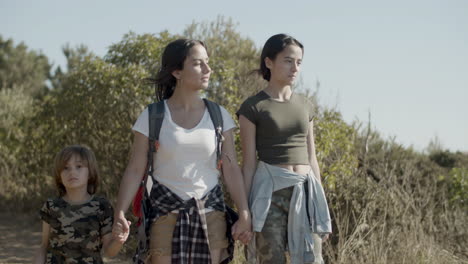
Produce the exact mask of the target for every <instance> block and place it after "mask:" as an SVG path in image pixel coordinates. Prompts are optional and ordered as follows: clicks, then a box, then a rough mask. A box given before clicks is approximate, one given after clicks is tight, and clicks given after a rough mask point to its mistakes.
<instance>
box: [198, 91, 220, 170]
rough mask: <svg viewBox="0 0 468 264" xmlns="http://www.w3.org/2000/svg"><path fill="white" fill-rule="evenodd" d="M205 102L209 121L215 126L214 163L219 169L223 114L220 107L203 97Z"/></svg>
mask: <svg viewBox="0 0 468 264" xmlns="http://www.w3.org/2000/svg"><path fill="white" fill-rule="evenodd" d="M203 101H204V102H205V105H206V108H208V113H209V114H210V117H211V121H212V122H213V126H214V128H215V134H216V165H217V168H218V169H221V148H222V142H223V140H224V138H223V115H222V114H221V107H220V106H219V105H218V104H217V103H215V102H213V101H210V100H208V99H206V98H204V99H203Z"/></svg>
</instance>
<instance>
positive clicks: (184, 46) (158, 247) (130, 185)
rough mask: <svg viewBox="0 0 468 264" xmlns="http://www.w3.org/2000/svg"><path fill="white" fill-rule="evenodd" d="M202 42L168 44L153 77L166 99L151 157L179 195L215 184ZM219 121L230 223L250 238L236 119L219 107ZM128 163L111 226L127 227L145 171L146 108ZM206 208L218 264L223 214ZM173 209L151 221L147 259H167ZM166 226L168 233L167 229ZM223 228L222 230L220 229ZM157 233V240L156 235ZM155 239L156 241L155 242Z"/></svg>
mask: <svg viewBox="0 0 468 264" xmlns="http://www.w3.org/2000/svg"><path fill="white" fill-rule="evenodd" d="M208 60H209V58H208V54H207V50H206V47H205V44H204V43H203V42H201V41H196V40H188V39H178V40H175V41H173V42H171V43H170V44H168V46H166V48H165V50H164V53H163V55H162V62H161V68H160V70H159V72H158V74H157V76H156V78H155V84H156V87H157V91H156V93H157V94H156V96H157V99H158V100H164V104H165V115H164V120H163V123H162V126H161V132H160V137H159V143H160V145H159V148H158V151H157V153H156V154H155V157H154V165H155V166H154V167H155V170H154V175H153V176H154V178H155V179H156V180H157V181H158V182H159V183H160V184H162V185H164V186H165V187H167V188H168V189H169V190H170V191H171V192H173V193H174V194H176V195H177V196H179V197H180V198H181V199H183V200H186V201H188V200H190V199H192V198H196V199H201V198H202V197H203V196H205V194H207V193H209V192H210V190H212V189H213V187H215V186H216V185H217V184H218V177H219V175H220V173H219V171H218V170H217V168H216V140H215V133H214V128H213V124H212V121H211V119H210V115H209V113H208V111H207V108H206V107H205V104H204V102H203V100H202V98H201V97H200V91H201V90H203V89H206V88H207V87H208V83H209V78H210V74H211V68H210V67H209V66H208ZM221 112H222V117H223V121H224V125H223V130H224V131H223V133H222V134H223V137H224V141H223V144H222V164H223V166H222V172H223V173H222V174H223V175H224V181H225V184H226V186H227V189H228V190H229V192H230V195H231V197H232V199H233V200H234V203H235V204H236V207H237V209H238V213H239V220H238V221H237V222H236V223H235V224H234V225H233V227H232V235H233V238H234V239H238V240H240V241H241V242H243V243H248V242H249V240H250V238H251V236H252V233H251V218H250V213H249V209H248V205H247V196H246V193H245V189H244V183H243V177H242V173H241V170H240V168H239V166H238V164H237V160H236V154H235V147H234V137H233V132H232V131H233V130H232V129H233V128H234V127H235V123H234V121H233V120H232V117H231V116H230V115H229V113H228V112H227V111H226V110H225V109H224V108H223V107H221ZM133 130H134V134H135V138H134V143H133V146H132V151H131V158H130V162H129V164H128V166H127V169H126V171H125V174H124V176H123V179H122V182H121V185H120V191H119V195H118V201H117V206H116V210H115V223H114V227H115V228H114V230H117V231H116V232H119V231H118V230H124V231H126V230H128V229H129V226H128V224H127V220H126V219H125V212H126V211H127V209H128V207H129V206H130V203H131V201H132V199H133V197H134V195H135V193H136V192H137V189H138V186H139V184H140V180H141V175H143V174H144V173H145V166H146V163H147V152H148V130H149V129H148V110H147V109H145V110H144V111H143V112H142V114H141V115H140V117H139V118H138V120H137V121H136V123H135V125H134V127H133ZM209 210H210V209H209V208H208V209H207V211H208V212H207V213H206V219H207V226H208V228H207V230H208V240H209V248H210V255H211V260H212V263H220V261H221V259H220V258H221V252H222V250H223V249H224V248H226V235H225V233H226V232H225V230H226V223H225V219H224V214H223V213H221V212H219V211H214V210H211V211H209ZM176 220H177V214H176V213H169V214H168V215H166V216H163V217H159V219H157V220H156V221H155V222H154V223H153V224H152V226H151V228H152V230H151V242H150V244H151V247H150V257H151V263H171V242H172V230H173V229H174V225H175V222H176ZM168 230H169V232H168ZM223 230H224V233H223V232H222V231H223ZM156 237H157V239H156ZM153 240H154V241H153Z"/></svg>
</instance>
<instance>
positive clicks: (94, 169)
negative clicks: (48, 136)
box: [54, 145, 99, 196]
mask: <svg viewBox="0 0 468 264" xmlns="http://www.w3.org/2000/svg"><path fill="white" fill-rule="evenodd" d="M74 156H76V157H79V158H80V160H81V162H83V165H84V166H85V167H87V168H88V188H87V190H88V193H89V194H94V193H96V190H97V188H98V182H99V175H98V165H97V161H96V156H94V153H93V151H91V149H89V148H88V147H87V146H83V145H71V146H67V147H65V148H63V149H62V150H61V151H60V152H59V153H58V154H57V156H55V166H54V178H55V185H56V186H57V190H58V192H59V195H60V196H64V195H65V194H66V193H67V190H66V189H65V186H64V185H63V182H62V176H61V173H62V171H63V170H64V168H65V166H66V165H67V163H68V161H69V160H70V159H71V158H73V157H74Z"/></svg>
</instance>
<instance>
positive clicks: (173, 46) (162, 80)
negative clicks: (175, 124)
mask: <svg viewBox="0 0 468 264" xmlns="http://www.w3.org/2000/svg"><path fill="white" fill-rule="evenodd" d="M197 44H198V45H202V46H203V47H204V48H205V49H206V45H205V43H203V42H202V41H200V40H192V39H177V40H174V41H172V42H171V43H169V44H168V45H167V46H166V48H165V49H164V52H163V54H162V58H161V67H160V68H159V71H158V73H157V74H156V77H155V78H148V80H149V81H150V82H151V83H152V84H154V85H155V93H156V101H161V100H164V99H169V97H171V96H172V94H173V93H174V88H175V86H176V82H177V80H176V78H175V77H174V76H173V75H172V72H173V71H175V70H182V69H183V68H184V61H185V59H186V58H187V56H188V55H189V52H190V49H191V48H192V47H193V46H195V45H197Z"/></svg>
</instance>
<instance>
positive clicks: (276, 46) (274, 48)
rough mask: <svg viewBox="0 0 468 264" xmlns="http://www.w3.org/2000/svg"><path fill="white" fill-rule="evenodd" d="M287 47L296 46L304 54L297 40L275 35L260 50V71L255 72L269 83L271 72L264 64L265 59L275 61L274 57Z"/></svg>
mask: <svg viewBox="0 0 468 264" xmlns="http://www.w3.org/2000/svg"><path fill="white" fill-rule="evenodd" d="M288 45H296V46H298V47H299V48H301V49H302V52H304V46H303V45H302V43H301V42H299V41H298V40H297V39H295V38H293V37H291V36H289V35H286V34H277V35H274V36H271V37H270V38H269V39H268V40H267V41H266V43H265V45H264V46H263V49H262V55H261V56H260V69H259V70H257V72H258V74H260V75H261V76H262V77H263V79H265V80H267V81H270V77H271V72H270V69H268V68H267V66H266V64H265V59H266V58H269V59H270V60H275V58H276V55H278V53H280V52H281V51H283V50H284V48H286V46H288Z"/></svg>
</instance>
